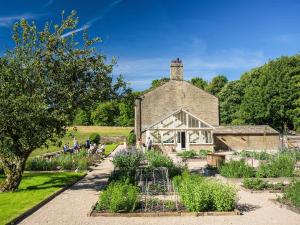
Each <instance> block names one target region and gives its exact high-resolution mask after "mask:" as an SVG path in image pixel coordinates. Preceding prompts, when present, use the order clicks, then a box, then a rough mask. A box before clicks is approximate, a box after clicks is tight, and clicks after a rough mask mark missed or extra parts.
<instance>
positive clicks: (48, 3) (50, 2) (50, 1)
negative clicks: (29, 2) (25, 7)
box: [44, 0, 54, 7]
mask: <svg viewBox="0 0 300 225" xmlns="http://www.w3.org/2000/svg"><path fill="white" fill-rule="evenodd" d="M53 3H54V0H49V1H48V2H47V3H46V4H45V6H44V7H48V6H50V5H52V4H53Z"/></svg>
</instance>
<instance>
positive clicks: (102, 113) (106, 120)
mask: <svg viewBox="0 0 300 225" xmlns="http://www.w3.org/2000/svg"><path fill="white" fill-rule="evenodd" d="M118 114H119V113H118V102H117V101H108V102H104V103H99V104H98V105H97V107H96V108H95V109H94V110H93V111H92V113H91V120H92V122H93V124H95V125H100V126H115V125H116V118H117V116H116V115H118Z"/></svg>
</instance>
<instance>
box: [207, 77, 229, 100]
mask: <svg viewBox="0 0 300 225" xmlns="http://www.w3.org/2000/svg"><path fill="white" fill-rule="evenodd" d="M227 82H228V79H227V77H226V76H224V75H217V76H215V77H214V78H213V79H212V80H211V82H210V83H209V84H208V86H207V88H206V89H207V91H208V92H210V93H211V94H213V95H215V96H218V94H219V93H220V91H221V90H222V88H223V87H224V86H225V85H226V84H227Z"/></svg>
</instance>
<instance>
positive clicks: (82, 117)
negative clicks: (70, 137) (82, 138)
mask: <svg viewBox="0 0 300 225" xmlns="http://www.w3.org/2000/svg"><path fill="white" fill-rule="evenodd" d="M73 124H74V125H90V124H91V121H90V112H89V111H88V110H83V109H78V110H77V112H76V115H75V118H74V121H73Z"/></svg>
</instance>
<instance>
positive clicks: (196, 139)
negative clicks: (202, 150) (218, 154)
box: [189, 131, 200, 143]
mask: <svg viewBox="0 0 300 225" xmlns="http://www.w3.org/2000/svg"><path fill="white" fill-rule="evenodd" d="M189 134H190V135H189V143H200V136H199V131H190V132H189Z"/></svg>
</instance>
